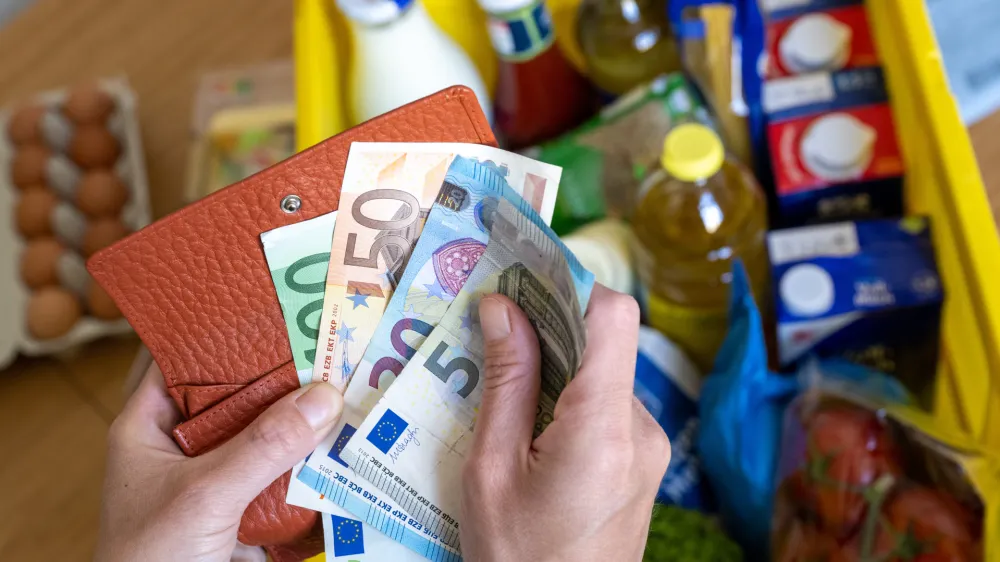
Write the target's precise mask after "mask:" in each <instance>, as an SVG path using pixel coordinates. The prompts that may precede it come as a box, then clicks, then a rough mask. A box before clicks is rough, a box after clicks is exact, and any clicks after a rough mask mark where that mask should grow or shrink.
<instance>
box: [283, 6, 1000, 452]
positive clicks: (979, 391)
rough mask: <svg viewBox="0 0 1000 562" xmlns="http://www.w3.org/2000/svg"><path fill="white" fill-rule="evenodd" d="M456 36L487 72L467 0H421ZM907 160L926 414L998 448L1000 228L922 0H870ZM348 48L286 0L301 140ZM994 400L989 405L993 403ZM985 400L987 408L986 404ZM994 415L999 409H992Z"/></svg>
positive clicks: (475, 11)
mask: <svg viewBox="0 0 1000 562" xmlns="http://www.w3.org/2000/svg"><path fill="white" fill-rule="evenodd" d="M423 2H424V5H425V6H426V7H427V9H428V11H429V12H430V14H431V16H432V17H433V18H434V19H435V21H437V23H438V24H439V25H440V26H441V27H442V28H443V29H444V30H445V31H446V32H448V33H449V34H450V35H451V36H452V37H454V38H455V40H456V41H457V42H458V43H459V44H460V45H462V47H463V48H465V49H466V50H467V51H468V52H469V53H470V55H471V56H472V57H473V60H474V61H475V62H476V64H477V66H478V67H479V69H480V71H481V72H482V74H483V76H484V77H485V80H486V83H487V85H489V86H491V87H492V86H493V84H494V83H495V81H496V61H495V59H494V56H493V51H492V48H491V46H490V44H489V39H488V36H487V34H486V31H485V18H484V15H483V14H482V12H481V11H480V10H479V8H478V7H476V4H475V1H474V0H423ZM578 3H579V0H548V4H549V6H550V8H551V9H552V12H553V16H554V19H555V26H556V31H557V33H558V34H559V37H560V45H561V46H562V47H563V49H564V50H565V51H566V52H567V53H568V54H569V57H570V58H571V59H572V60H573V61H574V62H575V63H576V64H578V65H579V64H580V61H581V57H580V54H579V48H578V47H577V46H576V45H575V44H574V40H573V37H574V36H575V33H574V30H573V20H574V15H575V12H576V7H577V5H578ZM868 9H869V15H870V19H871V21H872V25H873V27H874V32H875V36H876V40H877V42H878V46H879V51H880V53H881V55H882V58H883V59H884V62H885V67H886V73H887V76H888V81H889V86H890V88H891V93H892V100H893V110H894V112H895V115H896V122H897V124H898V127H899V136H900V139H901V141H902V146H903V153H904V156H905V159H906V163H907V186H906V189H907V204H908V206H909V210H910V212H912V213H921V214H927V215H930V216H931V217H932V219H933V231H934V241H935V245H936V248H937V255H938V261H939V266H940V268H941V274H942V277H943V279H944V285H945V289H946V291H947V304H946V306H945V309H944V318H943V343H942V350H943V351H942V362H941V368H940V375H941V376H939V377H938V381H939V384H938V388H937V406H936V411H935V415H936V416H937V418H938V419H939V420H940V422H941V423H942V424H947V425H948V426H950V427H951V428H954V429H959V430H963V431H966V432H969V433H970V434H972V435H973V436H974V437H975V438H976V439H977V440H979V441H980V442H982V443H984V444H987V445H989V446H991V447H992V448H995V449H997V450H1000V240H998V237H997V231H996V228H995V225H994V222H993V217H992V214H991V212H990V205H989V204H988V201H987V199H986V192H985V190H984V188H983V182H982V179H981V176H980V174H979V167H978V165H977V164H976V159H975V155H974V153H973V151H972V145H971V143H970V142H969V137H968V134H967V132H966V129H965V127H964V126H963V125H962V121H961V119H960V118H959V114H958V109H957V107H956V105H955V101H954V99H953V97H952V96H951V94H950V91H949V88H948V83H947V80H946V78H945V73H944V69H943V67H942V61H941V54H940V52H939V51H938V47H937V41H936V39H935V37H934V33H933V31H932V29H931V26H930V20H929V19H928V17H927V12H926V9H925V7H924V3H923V2H922V1H920V0H874V1H873V0H869V2H868ZM350 49H351V45H350V39H349V32H348V28H347V26H346V25H345V23H344V21H343V19H342V17H341V15H340V14H339V13H338V12H337V10H336V8H334V7H333V0H296V3H295V63H296V86H297V89H298V93H297V98H298V133H299V134H298V142H299V148H300V149H302V148H306V147H309V146H312V145H314V144H316V143H318V142H320V141H321V140H323V139H325V138H328V137H330V136H332V135H334V134H336V133H338V132H339V131H341V130H343V129H345V128H346V127H347V126H349V125H350V124H351V123H350V121H349V117H348V116H347V115H346V114H345V111H344V103H343V97H342V95H341V92H342V84H343V83H344V78H345V77H344V69H345V68H346V61H347V59H348V55H349V52H350ZM991 406H992V407H991ZM990 412H995V413H993V414H990ZM991 415H992V416H997V418H995V421H994V420H991Z"/></svg>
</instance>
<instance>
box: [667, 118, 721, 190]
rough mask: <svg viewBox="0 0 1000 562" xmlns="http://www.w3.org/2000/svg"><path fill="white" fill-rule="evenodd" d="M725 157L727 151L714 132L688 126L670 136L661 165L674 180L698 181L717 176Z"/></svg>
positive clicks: (701, 126)
mask: <svg viewBox="0 0 1000 562" xmlns="http://www.w3.org/2000/svg"><path fill="white" fill-rule="evenodd" d="M725 157H726V151H725V149H724V148H723V147H722V141H721V140H719V135H717V134H715V131H713V130H712V129H709V128H708V127H706V126H704V125H699V124H697V123H687V124H684V125H681V126H679V127H677V128H675V129H674V130H673V131H670V133H669V134H668V135H667V138H666V140H664V141H663V156H661V157H660V163H661V164H662V165H663V168H664V169H665V170H667V172H668V173H669V174H670V175H672V176H674V177H675V178H677V179H680V180H682V181H696V180H700V179H704V178H708V177H711V176H714V175H715V174H716V173H718V171H719V170H720V169H721V168H722V162H723V160H725Z"/></svg>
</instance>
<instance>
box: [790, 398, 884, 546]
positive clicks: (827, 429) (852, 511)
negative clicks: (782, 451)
mask: <svg viewBox="0 0 1000 562" xmlns="http://www.w3.org/2000/svg"><path fill="white" fill-rule="evenodd" d="M805 471H806V475H807V482H808V483H809V486H810V490H811V494H810V503H811V504H812V508H813V510H814V511H815V513H816V515H817V517H818V518H819V520H820V522H821V523H822V526H823V528H824V529H825V530H826V531H828V532H830V533H831V534H832V535H833V536H835V537H837V538H838V539H844V538H846V537H848V536H849V535H851V534H852V533H853V532H854V531H855V530H856V529H857V528H858V526H859V525H860V524H861V522H862V520H863V519H864V516H865V512H866V509H867V504H868V499H867V498H866V494H868V493H869V492H870V491H871V490H872V485H873V484H874V483H875V482H876V481H877V480H878V479H879V478H880V477H882V476H883V475H894V476H898V475H899V474H900V469H899V463H898V461H897V457H896V451H895V448H894V447H893V445H892V443H891V442H890V438H889V434H888V433H887V431H886V429H885V427H884V426H883V425H882V423H881V421H880V420H879V418H878V417H877V416H876V415H875V414H873V413H872V412H869V411H866V410H863V409H861V408H857V407H852V406H841V405H837V406H828V407H825V408H823V409H820V410H819V411H817V412H816V413H815V414H814V415H813V416H812V417H811V419H810V420H809V422H808V427H807V451H806V469H805Z"/></svg>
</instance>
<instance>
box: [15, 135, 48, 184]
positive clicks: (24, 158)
mask: <svg viewBox="0 0 1000 562" xmlns="http://www.w3.org/2000/svg"><path fill="white" fill-rule="evenodd" d="M50 156H52V153H51V152H49V150H48V149H47V148H45V147H44V146H41V145H37V144H29V145H26V146H22V147H21V148H20V149H19V150H18V151H17V152H15V153H14V161H13V162H12V163H11V165H10V179H11V181H13V182H14V185H16V186H17V187H20V188H25V187H28V186H29V185H38V184H40V183H45V166H46V165H47V164H48V163H49V157H50Z"/></svg>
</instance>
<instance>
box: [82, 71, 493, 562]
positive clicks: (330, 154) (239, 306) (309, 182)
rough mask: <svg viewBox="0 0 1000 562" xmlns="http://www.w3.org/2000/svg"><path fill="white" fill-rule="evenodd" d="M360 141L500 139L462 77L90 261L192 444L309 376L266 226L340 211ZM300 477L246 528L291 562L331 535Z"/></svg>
mask: <svg viewBox="0 0 1000 562" xmlns="http://www.w3.org/2000/svg"><path fill="white" fill-rule="evenodd" d="M355 141H368V142H379V141H381V142H465V143H478V144H489V145H494V146H495V145H496V141H495V140H494V138H493V134H492V132H491V131H490V127H489V124H488V123H487V121H486V118H485V116H484V115H483V113H482V111H481V110H480V108H479V104H478V102H477V101H476V97H475V95H473V93H472V91H471V90H469V89H468V88H465V87H460V86H457V87H453V88H450V89H447V90H443V91H441V92H438V93H437V94H434V95H432V96H429V97H427V98H424V99H422V100H419V101H416V102H413V103H411V104H409V105H406V106H404V107H401V108H399V109H397V110H395V111H392V112H390V113H387V114H385V115H382V116H380V117H377V118H375V119H372V120H371V121H368V122H366V123H364V124H362V125H359V126H357V127H355V128H353V129H350V130H348V131H345V132H344V133H341V134H339V135H337V136H335V137H332V138H330V139H328V140H326V141H324V142H322V143H320V144H319V145H316V146H314V147H312V148H310V149H309V150H306V151H304V152H302V153H300V154H297V155H296V156H293V157H292V158H289V159H288V160H285V161H284V162H282V163H280V164H277V165H275V166H273V167H271V168H268V169H267V170H264V171H263V172H260V173H259V174H256V175H254V176H252V177H250V178H248V179H246V180H243V181H242V182H240V183H237V184H235V185H232V186H229V187H227V188H226V189H223V190H222V191H219V192H217V193H215V194H212V195H210V196H208V197H206V198H205V199H202V200H200V201H198V202H196V203H193V204H191V205H188V206H187V207H185V208H183V209H181V210H180V211H177V212H176V213H173V214H171V215H169V216H167V217H166V218H163V219H161V220H159V221H157V222H155V223H153V224H151V225H149V226H147V227H146V228H144V229H142V230H141V231H139V232H136V233H135V234H132V235H131V236H129V237H128V238H125V239H123V240H121V241H119V242H118V243H116V244H114V245H113V246H110V247H108V248H106V249H104V250H102V251H101V252H98V253H97V254H96V255H94V256H93V257H92V258H91V259H90V261H89V262H88V263H87V267H88V269H89V270H90V272H91V274H93V276H94V278H95V279H96V280H97V282H98V283H100V285H101V286H102V287H103V288H104V289H105V290H106V291H107V292H108V294H110V295H111V297H112V298H113V299H114V301H115V303H117V304H118V307H119V308H120V309H121V311H122V313H124V315H125V317H126V318H127V319H128V321H129V322H130V323H131V324H132V327H133V328H135V331H136V332H137V333H138V334H139V337H141V338H142V340H143V342H145V344H146V346H147V347H149V350H150V352H151V353H152V355H153V358H154V359H155V360H156V362H157V364H158V365H159V366H160V369H161V370H162V371H163V378H164V379H165V380H166V383H167V389H168V391H169V393H170V396H171V397H173V399H174V401H175V402H176V403H177V406H178V407H179V408H180V410H181V412H182V413H183V415H184V417H185V419H186V420H187V421H185V422H183V423H181V424H180V425H178V426H177V427H176V428H175V429H174V438H175V440H176V441H177V443H178V444H179V445H180V446H181V448H182V449H183V450H184V452H185V453H186V454H187V455H189V456H195V455H199V454H201V453H204V452H206V451H209V450H211V449H213V448H214V447H216V446H218V445H219V444H221V443H223V442H224V441H226V440H227V439H229V438H230V437H232V436H233V435H235V434H237V433H239V432H240V431H241V430H242V429H243V428H245V427H246V426H247V425H248V424H249V423H250V422H251V421H253V420H254V419H255V418H256V417H257V415H258V414H260V413H261V412H262V411H263V410H264V409H265V408H267V407H268V406H269V405H270V404H272V403H274V402H275V401H276V400H278V399H279V398H281V397H282V396H284V395H285V394H287V393H289V392H291V391H292V390H295V389H296V388H298V386H299V383H298V377H297V376H296V373H295V367H294V365H293V363H292V356H291V350H290V349H289V346H288V334H287V332H286V330H285V323H284V320H283V319H282V316H281V308H280V306H279V304H278V298H277V295H276V294H275V292H274V286H273V284H272V283H271V277H270V273H269V271H268V268H267V262H266V261H265V259H264V252H263V249H262V247H261V243H260V234H261V233H262V232H265V231H267V230H271V229H273V228H277V227H280V226H284V225H287V224H291V223H295V222H299V221H303V220H306V219H311V218H313V217H315V216H317V215H321V214H324V213H329V212H330V211H334V210H336V209H337V206H338V203H339V201H340V187H341V182H342V180H343V178H344V166H345V165H346V163H347V154H348V151H349V149H350V146H351V143H352V142H355ZM288 195H297V196H299V198H300V199H301V200H302V205H301V207H300V208H299V210H298V211H297V212H295V213H291V214H289V213H287V212H285V211H284V210H283V209H282V207H281V201H282V199H283V198H285V197H286V196H288ZM289 477H290V474H289V473H286V474H285V475H284V476H282V477H281V478H279V479H278V480H276V481H275V482H274V483H272V484H271V485H270V486H269V487H268V488H267V489H266V490H264V491H263V492H262V493H261V494H260V496H258V497H257V498H256V499H255V500H254V501H253V503H251V504H250V506H249V507H248V508H247V510H246V512H245V513H244V514H243V521H242V523H241V525H240V531H239V538H240V541H242V542H243V543H245V544H250V545H266V547H267V548H268V551H269V552H270V553H271V555H272V557H273V558H275V559H276V560H279V561H280V562H285V561H286V560H298V559H302V558H305V557H308V556H311V555H313V554H316V553H318V552H320V551H321V550H322V548H323V540H322V528H321V526H320V525H318V523H319V518H318V516H317V514H316V512H314V511H310V510H307V509H302V508H298V507H294V506H291V505H288V504H286V503H285V493H286V491H287V489H288V481H289Z"/></svg>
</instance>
